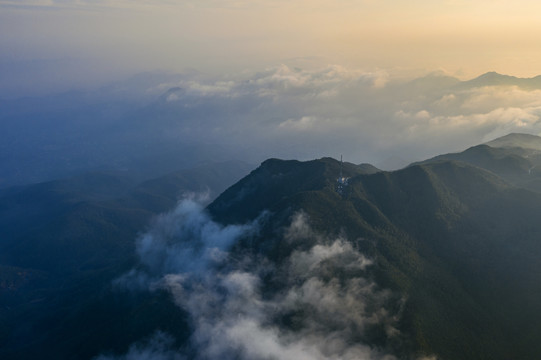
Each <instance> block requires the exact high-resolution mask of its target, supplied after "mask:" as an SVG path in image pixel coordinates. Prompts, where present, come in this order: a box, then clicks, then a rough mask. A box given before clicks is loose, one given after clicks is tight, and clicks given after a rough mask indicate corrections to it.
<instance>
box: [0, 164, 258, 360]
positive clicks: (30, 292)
mask: <svg viewBox="0 0 541 360" xmlns="http://www.w3.org/2000/svg"><path fill="white" fill-rule="evenodd" d="M250 169H251V166H249V165H247V164H244V163H241V162H227V163H215V164H206V165H201V166H199V167H197V168H193V169H188V170H183V171H179V172H176V173H172V174H169V175H167V176H164V177H161V178H157V179H154V180H150V181H147V182H144V183H142V184H133V183H132V182H130V181H129V179H124V178H123V177H118V176H117V175H111V174H103V173H100V174H87V175H86V176H82V177H75V178H71V179H67V180H58V181H52V182H47V183H41V184H37V185H29V186H24V187H18V188H11V189H7V190H4V191H3V192H2V196H1V197H0V324H1V325H0V357H1V358H2V359H21V358H23V359H24V358H27V359H30V358H36V357H39V358H86V359H89V358H92V357H94V356H96V355H98V354H99V352H100V351H104V350H117V351H126V350H127V348H128V346H129V345H130V344H131V343H132V342H134V341H136V340H138V339H140V338H143V337H145V336H149V334H152V332H154V331H155V330H156V329H157V328H160V329H162V330H164V331H168V332H170V333H172V334H174V335H176V336H180V337H186V335H183V334H184V331H185V329H186V328H187V325H186V324H185V322H186V317H185V315H183V313H182V312H179V311H178V310H177V309H175V307H174V305H173V304H172V303H171V302H170V299H169V296H168V294H166V293H164V292H158V293H155V294H136V295H134V294H129V293H127V294H122V293H116V292H114V291H112V280H113V279H114V278H115V277H118V276H119V275H120V274H122V273H123V272H124V271H126V270H128V269H130V268H131V267H132V266H134V264H136V260H137V258H136V253H135V245H134V239H136V238H137V236H138V234H139V233H140V232H142V231H144V230H145V229H146V228H147V227H148V224H149V222H150V221H151V219H152V218H153V217H154V216H156V215H157V214H159V213H162V212H165V211H168V210H170V209H171V208H173V207H174V206H175V205H176V204H177V202H178V200H179V199H180V198H181V197H182V196H183V194H185V193H194V192H195V193H201V192H207V193H208V194H209V196H215V195H216V194H218V193H220V192H221V191H223V190H224V189H225V188H226V187H227V186H229V185H231V184H232V183H234V182H235V181H237V180H238V179H239V178H240V177H241V176H243V175H244V174H246V173H247V172H248V171H249V170H250ZM81 324H84V325H81ZM182 324H184V325H182Z"/></svg>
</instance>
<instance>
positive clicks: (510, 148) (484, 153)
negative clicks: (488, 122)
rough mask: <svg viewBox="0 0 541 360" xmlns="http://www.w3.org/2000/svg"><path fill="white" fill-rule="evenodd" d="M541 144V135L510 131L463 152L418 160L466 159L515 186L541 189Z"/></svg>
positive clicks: (430, 161)
mask: <svg viewBox="0 0 541 360" xmlns="http://www.w3.org/2000/svg"><path fill="white" fill-rule="evenodd" d="M539 148H541V137H538V136H535V135H530V134H509V135H506V136H504V137H501V138H498V139H495V140H492V141H490V142H487V143H486V144H482V145H477V146H473V147H471V148H469V149H466V150H465V151H463V152H460V153H450V154H444V155H438V156H436V157H433V158H431V159H428V160H425V161H422V162H418V163H414V164H427V163H433V162H438V161H446V160H454V161H462V162H466V163H468V164H471V165H475V166H478V167H480V168H483V169H485V170H488V171H491V172H493V173H494V174H496V175H498V176H500V177H502V178H503V179H505V180H506V181H508V182H509V183H511V184H513V185H515V186H519V187H524V188H526V189H529V190H533V191H537V192H540V191H541V172H540V171H539V169H540V166H541V150H539Z"/></svg>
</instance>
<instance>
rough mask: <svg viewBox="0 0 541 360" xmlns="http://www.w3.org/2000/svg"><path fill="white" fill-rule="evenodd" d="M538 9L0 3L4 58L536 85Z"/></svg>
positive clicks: (475, 4)
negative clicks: (431, 74) (431, 76)
mask: <svg viewBox="0 0 541 360" xmlns="http://www.w3.org/2000/svg"><path fill="white" fill-rule="evenodd" d="M540 13H541V3H540V2H539V1H533V0H514V1H508V0H470V1H466V0H410V1H396V0H377V1H376V0H333V1H330V0H329V1H327V0H251V1H234V0H197V1H188V0H186V1H182V0H179V1H173V0H154V1H149V0H131V1H130V0H73V1H70V0H16V1H10V0H0V62H1V63H3V64H14V63H19V64H29V65H28V66H32V64H34V65H35V64H36V61H38V62H39V61H41V62H43V61H49V62H51V61H52V62H54V61H60V60H61V61H64V62H65V61H87V62H89V61H90V62H92V63H93V64H95V65H94V66H93V67H90V68H89V69H88V71H89V72H90V73H92V72H100V71H104V72H106V71H107V70H108V71H109V72H115V71H119V72H120V71H140V70H154V69H165V70H173V71H182V70H183V69H185V68H196V69H198V70H201V71H205V72H211V73H213V72H214V73H220V72H227V71H242V70H243V69H246V68H249V69H257V68H264V67H265V66H272V65H275V64H280V63H286V64H292V65H295V66H297V65H298V66H301V67H309V66H320V65H327V64H340V65H343V66H349V67H355V68H361V69H368V70H371V69H389V70H391V71H392V70H394V71H396V72H400V71H404V72H407V71H417V72H422V71H430V70H442V69H443V70H445V71H447V72H448V73H449V74H452V75H455V76H459V77H461V78H468V77H474V76H477V75H479V74H481V73H484V72H487V71H497V72H500V73H505V74H510V75H515V76H520V77H531V76H535V75H538V74H539V73H540V71H539V70H538V64H539V61H538V59H540V58H541V41H539V34H541V21H539V14H540ZM98 64H99V65H98Z"/></svg>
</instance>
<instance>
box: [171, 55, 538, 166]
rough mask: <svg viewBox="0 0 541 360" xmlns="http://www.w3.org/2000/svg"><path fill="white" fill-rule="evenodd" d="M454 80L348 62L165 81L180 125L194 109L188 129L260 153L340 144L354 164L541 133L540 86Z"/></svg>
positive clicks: (300, 153) (320, 150)
mask: <svg viewBox="0 0 541 360" xmlns="http://www.w3.org/2000/svg"><path fill="white" fill-rule="evenodd" d="M456 84H459V85H461V84H460V82H459V81H458V80H456V81H450V80H449V78H448V77H444V76H434V75H430V76H428V77H426V78H420V79H415V80H414V81H412V82H406V81H404V80H400V79H397V78H393V76H391V75H389V74H388V73H385V72H361V71H356V70H351V69H348V68H344V67H341V66H327V67H325V68H321V69H315V70H301V69H296V68H291V67H289V66H286V65H280V66H277V67H273V68H268V69H265V70H263V71H259V72H244V73H240V74H236V75H235V74H232V75H227V76H223V77H220V78H212V77H207V78H205V79H203V78H201V79H189V80H182V81H180V82H177V83H170V84H162V85H160V86H161V88H162V89H166V88H167V87H168V86H170V87H178V88H179V89H182V90H181V91H178V92H175V93H174V100H175V101H172V102H171V104H170V105H171V106H177V108H175V109H174V110H172V112H173V113H175V114H176V116H177V118H178V119H179V124H180V123H182V122H183V123H187V122H189V121H191V120H190V119H191V118H193V124H191V125H190V133H189V135H190V136H192V137H193V136H200V137H201V138H202V139H205V141H207V142H210V141H212V142H219V141H224V139H227V141H229V142H234V143H235V144H238V145H239V146H240V147H242V148H244V149H250V151H249V153H250V154H252V155H253V156H254V157H257V154H261V155H260V157H257V158H255V159H253V161H259V160H263V159H264V158H267V157H285V158H299V159H306V158H315V157H322V156H329V155H331V156H337V155H336V154H340V153H342V154H344V155H345V158H346V159H349V161H352V162H357V163H361V162H372V163H374V162H375V163H377V162H379V161H382V160H384V159H385V158H387V157H392V156H395V155H396V154H398V153H399V154H401V156H402V157H405V158H407V159H410V160H420V159H423V158H427V157H430V156H434V155H436V154H438V153H442V152H449V151H458V150H463V149H464V148H465V147H468V146H471V145H475V144H478V143H480V142H482V141H485V140H487V139H488V140H490V137H495V136H499V135H504V134H505V132H511V131H519V132H530V133H534V134H537V133H540V132H541V123H540V122H539V121H538V120H539V111H540V110H539V109H540V107H541V101H540V100H539V99H540V98H541V96H540V92H541V90H531V89H529V90H528V89H523V88H520V87H517V86H488V87H487V86H485V87H471V86H470V87H468V86H462V85H461V86H457V85H456ZM171 100H172V99H171ZM175 104H176V105H175ZM185 109H190V112H189V114H187V115H186V116H184V114H185V113H186V110H185ZM181 119H183V120H181ZM182 129H183V128H179V130H178V132H179V134H180V136H181V137H182V136H183V135H182V132H183V130H182ZM194 131H195V134H194ZM186 135H188V133H186Z"/></svg>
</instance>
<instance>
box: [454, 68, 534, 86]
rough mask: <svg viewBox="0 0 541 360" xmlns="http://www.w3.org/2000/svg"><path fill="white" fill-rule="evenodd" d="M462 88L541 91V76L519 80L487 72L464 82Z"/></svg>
mask: <svg viewBox="0 0 541 360" xmlns="http://www.w3.org/2000/svg"><path fill="white" fill-rule="evenodd" d="M460 86H462V87H483V86H518V87H521V88H524V89H540V88H541V76H536V77H533V78H518V77H515V76H509V75H502V74H498V73H497V72H493V71H492V72H487V73H485V74H483V75H480V76H478V77H476V78H475V79H472V80H469V81H464V82H463V83H462V84H461V85H460Z"/></svg>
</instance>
